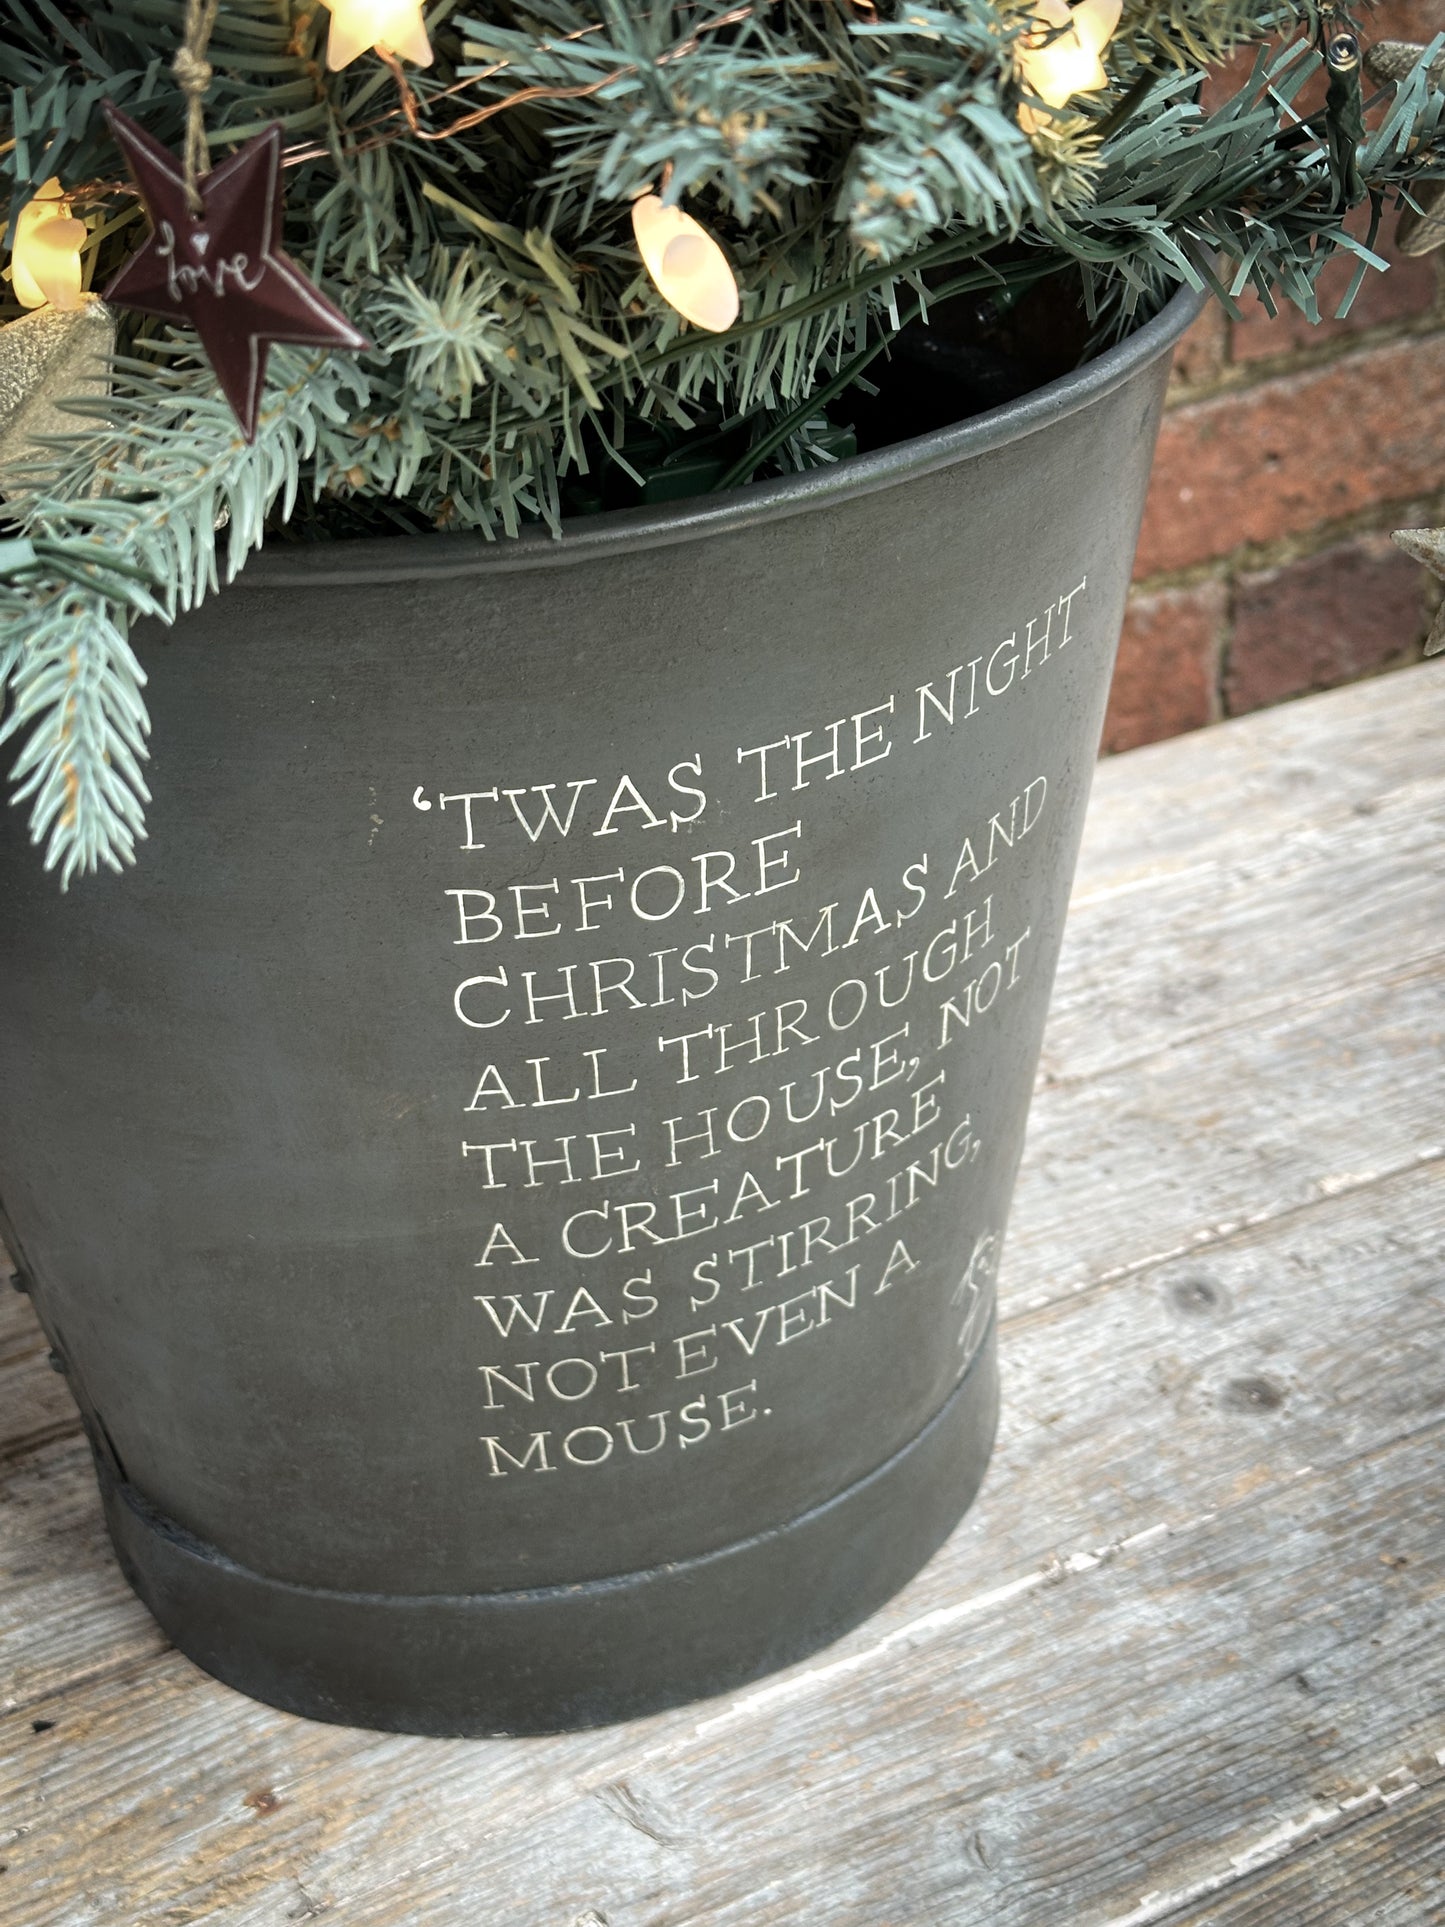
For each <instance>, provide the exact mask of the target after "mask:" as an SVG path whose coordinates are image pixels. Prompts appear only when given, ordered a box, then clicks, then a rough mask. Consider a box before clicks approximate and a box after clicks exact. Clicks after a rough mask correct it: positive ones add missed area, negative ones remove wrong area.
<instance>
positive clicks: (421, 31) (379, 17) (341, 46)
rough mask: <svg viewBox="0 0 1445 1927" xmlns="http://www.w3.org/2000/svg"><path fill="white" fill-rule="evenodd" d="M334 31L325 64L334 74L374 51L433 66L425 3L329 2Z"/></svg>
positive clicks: (396, 0) (409, 0)
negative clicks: (424, 11)
mask: <svg viewBox="0 0 1445 1927" xmlns="http://www.w3.org/2000/svg"><path fill="white" fill-rule="evenodd" d="M326 4H327V6H328V7H330V9H331V31H330V32H329V33H328V34H327V36H326V64H327V66H328V67H329V68H330V69H331V71H332V72H333V73H337V72H339V70H340V69H341V68H342V67H349V66H350V65H351V63H352V61H353V60H355V58H356V56H357V55H358V54H364V53H366V52H367V51H368V50H369V49H371V48H376V49H377V50H378V51H379V52H385V53H389V54H396V55H397V56H398V57H399V58H400V59H402V60H410V61H412V62H414V63H415V65H416V66H418V67H430V65H431V63H432V50H431V42H430V41H429V40H428V39H427V37H426V24H425V22H424V21H423V19H422V17H421V7H422V0H326Z"/></svg>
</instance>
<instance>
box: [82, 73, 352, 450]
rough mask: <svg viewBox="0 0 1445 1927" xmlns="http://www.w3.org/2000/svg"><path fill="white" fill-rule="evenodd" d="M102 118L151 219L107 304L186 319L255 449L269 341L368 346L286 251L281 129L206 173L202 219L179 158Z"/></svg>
mask: <svg viewBox="0 0 1445 1927" xmlns="http://www.w3.org/2000/svg"><path fill="white" fill-rule="evenodd" d="M105 111H106V119H107V120H108V121H109V122H110V131H111V133H112V134H113V135H114V137H115V141H116V145H117V146H118V147H119V148H120V150H121V153H122V154H124V156H125V159H126V164H127V166H128V167H129V168H130V172H131V178H132V180H133V181H134V182H135V185H136V191H137V192H138V193H139V195H140V197H141V199H142V200H143V201H144V203H145V207H146V212H147V213H148V214H149V215H150V218H151V233H150V238H149V239H148V240H147V241H146V242H145V244H144V246H143V247H142V248H141V249H140V252H139V253H138V254H135V255H133V256H132V257H131V259H130V260H129V261H127V262H126V264H125V266H124V267H123V268H122V269H121V271H120V273H119V274H118V275H117V276H116V277H115V279H114V281H112V282H111V284H110V286H109V287H108V288H107V289H106V291H105V298H106V300H107V301H111V302H114V303H116V305H117V306H119V307H122V308H135V309H137V310H138V311H139V312H140V313H141V314H153V315H159V316H161V317H162V318H163V319H164V320H166V321H188V322H189V323H190V324H191V326H192V327H193V328H194V329H195V331H196V333H197V334H198V335H199V336H200V338H201V346H202V347H203V348H204V349H205V351H206V357H207V359H208V360H209V361H210V364H211V366H212V368H213V369H214V370H215V371H216V379H217V381H218V382H219V383H220V385H221V392H222V393H223V394H224V395H225V397H226V400H227V401H228V402H229V403H230V404H231V407H232V410H233V411H234V413H235V416H236V420H237V421H238V422H239V423H240V424H241V433H242V434H243V435H244V436H245V438H246V440H247V441H248V442H249V441H252V440H254V438H255V434H256V417H257V415H258V413H259V412H260V407H261V390H262V386H263V383H264V382H265V378H266V357H267V355H268V354H269V352H270V348H271V344H272V342H273V341H285V342H293V343H296V344H298V345H300V346H302V347H314V348H367V347H370V345H371V344H370V343H369V342H368V341H367V339H366V336H365V335H363V334H360V333H358V331H357V330H356V329H355V328H353V327H352V325H351V323H350V322H349V321H348V320H347V319H346V316H345V315H344V314H342V312H341V310H340V309H339V308H335V307H333V306H332V304H331V303H330V302H329V301H328V300H326V298H325V297H324V296H323V295H322V294H321V293H320V292H319V290H318V289H317V288H316V287H314V286H313V285H312V283H311V282H310V281H308V280H307V278H306V276H305V275H304V274H303V273H302V272H301V270H300V269H299V268H298V267H297V266H296V263H295V262H294V261H293V260H292V259H291V258H290V256H289V255H288V254H286V253H285V252H283V250H282V248H281V245H280V240H281V129H280V126H279V125H276V126H272V127H268V128H266V129H265V131H264V132H263V133H260V134H257V135H256V136H255V138H254V139H252V140H248V141H247V142H246V144H245V146H244V147H238V148H237V150H236V152H235V153H234V154H232V155H231V157H230V158H229V160H224V161H222V162H221V164H220V166H219V167H214V168H212V169H211V171H210V173H209V174H203V175H202V176H201V177H200V179H199V180H198V181H197V182H196V187H197V190H198V191H199V194H200V197H201V203H202V211H201V213H200V215H199V216H197V215H193V214H192V213H191V210H190V204H189V201H188V198H187V192H186V180H185V175H184V172H183V170H182V166H181V162H180V161H179V160H178V159H177V158H176V156H175V155H174V154H172V153H169V152H168V151H167V150H166V149H165V148H164V147H162V146H161V145H160V143H159V142H158V141H156V140H153V139H152V138H151V136H150V135H149V134H148V133H146V131H145V129H144V128H143V127H138V126H137V125H136V123H135V122H134V121H133V120H131V119H130V118H129V116H128V115H125V114H122V113H119V112H118V111H117V110H116V109H115V108H113V107H110V106H107V108H106V110H105Z"/></svg>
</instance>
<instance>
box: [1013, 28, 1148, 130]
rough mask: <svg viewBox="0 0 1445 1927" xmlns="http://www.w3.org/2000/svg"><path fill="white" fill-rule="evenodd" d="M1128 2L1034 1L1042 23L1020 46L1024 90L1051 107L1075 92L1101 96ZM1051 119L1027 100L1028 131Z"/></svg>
mask: <svg viewBox="0 0 1445 1927" xmlns="http://www.w3.org/2000/svg"><path fill="white" fill-rule="evenodd" d="M1123 10H1124V0H1079V4H1078V6H1076V7H1071V6H1069V5H1068V0H1032V11H1033V14H1034V18H1035V19H1036V20H1038V21H1039V22H1040V23H1041V25H1040V27H1039V29H1038V31H1036V32H1034V33H1031V34H1027V35H1025V37H1024V38H1023V39H1022V40H1021V41H1020V42H1019V44H1018V47H1017V48H1016V50H1015V51H1016V57H1017V60H1018V64H1019V75H1020V78H1021V79H1022V81H1023V84H1024V86H1025V87H1026V88H1027V89H1028V91H1029V92H1030V93H1031V94H1033V95H1034V96H1035V97H1036V98H1037V99H1039V100H1041V101H1043V102H1044V103H1045V104H1046V105H1047V106H1049V107H1062V106H1064V105H1065V104H1066V103H1067V102H1068V101H1069V100H1071V99H1072V97H1073V96H1074V95H1075V94H1092V93H1097V92H1098V90H1099V89H1100V88H1101V87H1107V86H1108V84H1109V76H1108V74H1107V72H1106V71H1105V69H1104V62H1103V60H1102V59H1101V57H1100V56H1101V55H1102V54H1103V51H1104V49H1105V47H1107V46H1108V44H1109V41H1110V39H1111V38H1112V36H1113V33H1114V29H1115V28H1116V27H1117V26H1118V24H1119V15H1120V14H1121V13H1122V12H1123ZM1048 118H1049V117H1048V116H1047V115H1045V114H1040V113H1038V112H1037V110H1036V109H1034V108H1033V107H1030V106H1029V104H1028V103H1027V102H1025V103H1024V104H1023V106H1021V107H1020V108H1019V125H1020V126H1021V127H1022V128H1023V129H1024V131H1025V132H1026V133H1032V132H1034V131H1035V129H1037V128H1039V127H1041V126H1043V125H1045V124H1046V123H1047V121H1048Z"/></svg>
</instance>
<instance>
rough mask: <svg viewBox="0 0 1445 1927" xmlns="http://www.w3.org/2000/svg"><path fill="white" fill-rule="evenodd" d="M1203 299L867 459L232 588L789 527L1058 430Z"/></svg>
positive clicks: (423, 543) (269, 569)
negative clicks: (978, 410) (1056, 373)
mask: <svg viewBox="0 0 1445 1927" xmlns="http://www.w3.org/2000/svg"><path fill="white" fill-rule="evenodd" d="M1207 299H1208V295H1207V292H1206V291H1205V290H1203V289H1202V288H1194V287H1190V286H1189V285H1187V284H1185V285H1183V286H1181V287H1180V288H1179V289H1178V290H1177V291H1176V292H1175V293H1174V295H1173V296H1171V298H1170V300H1169V301H1168V302H1167V303H1166V304H1165V306H1164V307H1163V308H1161V309H1160V311H1159V313H1158V314H1157V315H1155V316H1154V317H1153V319H1152V320H1150V321H1147V322H1146V323H1145V324H1144V326H1143V327H1142V328H1139V329H1136V330H1135V332H1134V333H1133V334H1131V335H1128V336H1126V337H1125V338H1124V340H1122V341H1120V342H1116V343H1115V345H1114V346H1113V347H1111V348H1107V349H1106V350H1105V351H1104V353H1103V354H1101V355H1098V356H1096V357H1095V359H1094V360H1092V361H1088V362H1085V363H1084V365H1083V366H1082V367H1080V368H1076V369H1073V370H1071V371H1070V373H1068V374H1066V375H1061V376H1060V377H1058V379H1057V380H1054V381H1051V382H1047V383H1045V385H1044V386H1043V387H1041V388H1035V389H1033V390H1031V391H1030V393H1029V394H1027V395H1024V396H1021V397H1020V398H1019V399H1017V400H1016V401H1009V402H1005V403H1003V404H1002V406H1000V407H998V408H990V409H988V410H986V411H985V412H983V413H982V414H978V415H970V416H969V417H968V419H967V420H966V421H962V422H956V423H954V424H952V425H951V426H949V427H947V428H938V429H934V430H932V431H930V432H929V433H928V434H926V435H918V436H914V437H913V438H912V439H911V440H908V441H903V442H894V443H891V444H890V445H889V446H888V447H886V448H880V449H875V450H871V451H870V452H869V453H867V454H865V455H851V456H847V457H845V458H844V459H842V460H841V461H838V462H832V463H829V464H827V465H826V466H824V467H820V468H813V469H808V470H806V471H804V472H802V473H800V474H796V475H784V476H779V477H776V478H774V479H772V480H769V481H765V482H750V483H747V484H745V485H744V486H742V487H741V488H735V489H729V490H728V491H727V492H726V493H725V494H720V495H695V496H688V497H686V498H684V499H683V500H682V501H679V502H673V503H668V504H666V505H664V506H662V507H656V508H628V509H606V510H602V511H600V512H599V513H598V514H596V515H586V516H578V517H574V518H572V519H570V520H567V521H564V522H563V524H562V533H561V534H560V535H553V534H551V533H550V532H549V531H548V530H547V529H545V528H543V527H541V526H536V527H528V528H526V529H524V530H523V531H522V533H521V534H520V535H516V536H508V537H503V538H501V539H500V540H498V539H494V538H490V537H488V536H485V535H482V534H480V533H479V532H477V531H474V530H464V531H458V532H456V533H446V532H441V531H438V532H437V533H435V534H432V533H426V534H416V535H395V536H365V537H362V538H360V539H358V540H355V541H352V540H349V539H346V540H338V541H335V542H318V543H314V544H312V543H307V544H304V545H303V544H289V545H288V544H282V543H274V544H268V545H265V546H263V547H262V548H261V549H260V551H259V552H257V553H256V554H254V555H253V556H252V557H251V558H250V559H249V560H248V561H247V562H246V564H245V566H244V567H243V568H242V570H241V571H240V572H239V574H238V575H237V576H236V578H235V579H234V581H233V582H232V583H231V584H230V587H231V588H233V589H276V588H284V589H287V590H300V589H308V588H309V589H324V588H339V587H346V586H351V585H355V584H358V583H377V584H380V583H388V582H442V581H447V580H449V579H454V578H457V577H464V576H477V575H487V574H492V573H505V572H510V571H512V570H516V569H538V568H559V567H561V568H565V567H568V566H572V565H575V564H578V563H583V562H589V561H592V560H593V559H594V558H596V559H601V558H606V557H608V556H613V555H620V554H630V553H633V552H636V551H638V550H642V549H655V548H663V547H667V546H669V545H671V544H674V543H680V542H691V541H697V540H702V539H705V538H707V537H709V536H715V535H725V534H731V533H734V532H735V531H738V530H743V529H749V528H753V527H756V526H757V525H758V524H760V523H764V522H774V521H782V520H784V519H786V518H788V517H791V516H794V515H801V514H805V513H807V512H809V511H811V510H814V509H822V508H827V507H831V506H832V505H833V504H835V503H840V502H849V501H853V500H855V499H857V498H858V497H859V496H864V495H871V494H874V493H876V492H877V491H878V490H880V489H884V488H891V487H894V486H896V485H897V484H898V483H900V482H908V481H913V480H915V479H917V478H919V477H921V476H925V475H931V474H934V473H936V472H937V471H938V470H939V469H944V468H951V467H953V466H954V465H955V464H957V463H960V462H963V461H967V460H969V459H971V458H972V457H975V456H979V455H984V454H988V453H990V452H992V451H993V450H995V449H998V448H1003V447H1005V446H1007V445H1008V444H1009V443H1012V442H1018V441H1023V440H1024V439H1025V438H1026V437H1028V436H1030V435H1035V434H1038V433H1039V432H1040V431H1042V430H1043V429H1046V428H1049V427H1052V426H1053V424H1054V423H1055V422H1059V421H1063V420H1064V419H1065V418H1066V417H1068V416H1070V415H1073V414H1076V413H1077V412H1078V411H1079V410H1080V409H1082V408H1087V407H1089V406H1091V405H1092V404H1093V403H1095V402H1099V401H1102V400H1104V399H1105V398H1106V397H1107V396H1109V395H1112V394H1113V393H1115V392H1116V391H1117V390H1118V389H1120V388H1122V387H1123V386H1125V384H1126V383H1128V382H1129V381H1131V380H1132V379H1133V378H1134V377H1135V376H1136V375H1138V374H1140V373H1141V372H1142V371H1143V370H1144V369H1146V368H1147V367H1149V366H1150V365H1152V364H1153V363H1154V362H1155V361H1157V360H1159V359H1160V358H1161V357H1162V356H1163V355H1165V354H1166V353H1167V352H1168V351H1169V350H1170V349H1172V348H1173V347H1174V345H1175V343H1176V342H1177V341H1178V340H1179V338H1180V337H1181V335H1183V333H1184V331H1185V329H1186V328H1187V327H1188V326H1189V325H1190V323H1191V322H1192V321H1194V320H1195V319H1196V317H1197V316H1198V315H1199V313H1200V312H1201V311H1202V309H1203V307H1204V305H1205V302H1206V301H1207Z"/></svg>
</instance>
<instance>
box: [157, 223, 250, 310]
mask: <svg viewBox="0 0 1445 1927" xmlns="http://www.w3.org/2000/svg"><path fill="white" fill-rule="evenodd" d="M189 245H190V250H191V252H192V254H194V255H195V256H196V260H195V262H194V264H192V263H190V262H184V261H178V260H177V259H176V246H177V244H176V231H175V229H174V228H173V227H172V226H171V224H170V222H169V221H164V220H163V221H161V222H160V223H159V225H158V227H157V230H156V237H155V250H156V253H157V254H158V255H159V256H160V257H161V259H162V260H163V261H164V262H165V269H166V290H167V292H168V293H169V295H170V296H171V298H172V300H180V299H182V298H183V297H184V296H186V295H188V294H195V293H196V291H197V290H198V289H200V288H204V289H205V290H206V291H207V292H208V293H210V294H213V295H215V296H216V297H217V298H218V299H221V298H224V297H225V296H226V295H227V294H229V293H231V292H232V291H233V289H237V288H239V289H240V290H241V291H242V292H243V293H245V294H250V293H251V292H252V291H253V290H254V289H256V288H257V287H259V286H260V284H261V280H262V278H263V276H264V275H265V273H266V263H265V261H264V260H263V261H261V262H260V263H259V264H258V265H257V266H256V267H254V268H253V267H252V266H251V258H250V256H249V255H247V254H244V253H242V252H240V251H239V250H238V251H237V252H236V253H235V254H232V255H226V256H221V255H218V256H217V257H216V259H215V260H214V261H212V262H209V263H208V262H207V260H206V253H207V250H208V249H209V247H210V245H211V237H210V235H209V234H208V233H207V232H206V230H205V229H204V228H197V229H196V230H195V232H194V233H193V234H192V235H191V236H190V241H189Z"/></svg>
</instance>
